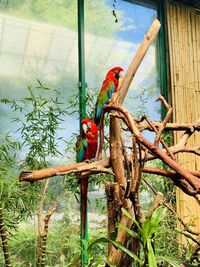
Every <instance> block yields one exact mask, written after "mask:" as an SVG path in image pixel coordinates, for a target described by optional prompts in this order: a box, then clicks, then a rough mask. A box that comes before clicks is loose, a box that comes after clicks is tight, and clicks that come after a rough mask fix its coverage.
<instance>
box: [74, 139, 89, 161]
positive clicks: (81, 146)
mask: <svg viewBox="0 0 200 267" xmlns="http://www.w3.org/2000/svg"><path fill="white" fill-rule="evenodd" d="M87 147H88V143H87V139H86V138H84V137H82V136H79V137H78V140H77V142H76V147H75V151H76V161H77V162H82V161H84V157H85V150H86V148H87Z"/></svg>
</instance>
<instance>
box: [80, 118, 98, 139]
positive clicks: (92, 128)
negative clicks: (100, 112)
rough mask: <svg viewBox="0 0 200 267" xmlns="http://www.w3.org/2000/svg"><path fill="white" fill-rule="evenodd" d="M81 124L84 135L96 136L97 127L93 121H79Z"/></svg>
mask: <svg viewBox="0 0 200 267" xmlns="http://www.w3.org/2000/svg"><path fill="white" fill-rule="evenodd" d="M81 124H82V128H83V132H84V134H85V135H87V134H89V133H90V134H92V135H94V136H97V134H98V127H97V125H96V124H95V123H94V121H93V120H90V119H83V120H82V121H81Z"/></svg>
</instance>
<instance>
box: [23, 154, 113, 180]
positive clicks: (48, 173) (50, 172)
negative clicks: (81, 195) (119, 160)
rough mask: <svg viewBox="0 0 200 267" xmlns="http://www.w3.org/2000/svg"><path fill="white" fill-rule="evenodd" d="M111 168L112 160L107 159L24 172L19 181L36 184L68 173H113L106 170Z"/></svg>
mask: <svg viewBox="0 0 200 267" xmlns="http://www.w3.org/2000/svg"><path fill="white" fill-rule="evenodd" d="M109 167H110V159H109V158H105V159H103V160H100V161H95V162H90V163H88V162H79V163H73V164H69V165H66V166H56V167H52V168H47V169H43V170H37V171H23V172H21V173H20V175H19V181H20V182H22V181H28V182H36V181H40V180H43V179H46V178H50V177H54V176H58V175H65V174H68V173H77V172H80V173H81V172H83V171H85V172H86V171H89V172H90V174H91V173H92V172H93V173H98V172H106V171H107V173H111V170H109V169H106V168H109Z"/></svg>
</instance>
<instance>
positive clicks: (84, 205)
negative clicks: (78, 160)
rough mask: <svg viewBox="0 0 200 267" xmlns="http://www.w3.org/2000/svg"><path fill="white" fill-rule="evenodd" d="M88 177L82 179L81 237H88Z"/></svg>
mask: <svg viewBox="0 0 200 267" xmlns="http://www.w3.org/2000/svg"><path fill="white" fill-rule="evenodd" d="M87 192H88V177H84V178H82V179H81V237H82V239H84V238H85V236H86V224H87Z"/></svg>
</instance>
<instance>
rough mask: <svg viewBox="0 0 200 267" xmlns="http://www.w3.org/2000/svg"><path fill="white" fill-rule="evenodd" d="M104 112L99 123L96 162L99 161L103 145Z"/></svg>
mask: <svg viewBox="0 0 200 267" xmlns="http://www.w3.org/2000/svg"><path fill="white" fill-rule="evenodd" d="M103 121H104V112H103V113H102V114H101V119H100V123H99V133H100V141H99V145H98V148H97V155H96V160H99V158H100V155H101V152H102V149H103V144H104V123H103Z"/></svg>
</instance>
